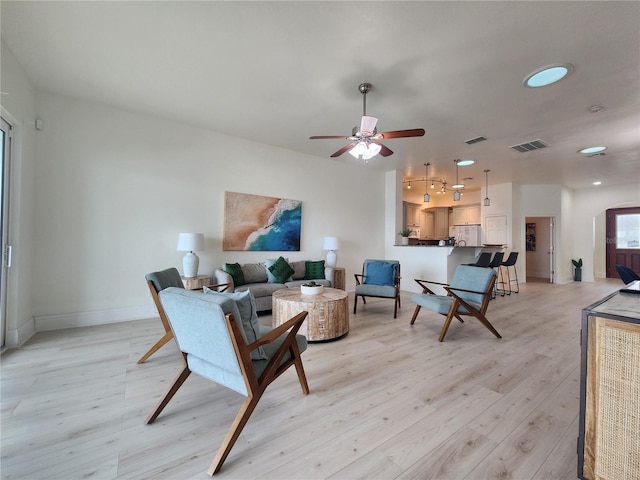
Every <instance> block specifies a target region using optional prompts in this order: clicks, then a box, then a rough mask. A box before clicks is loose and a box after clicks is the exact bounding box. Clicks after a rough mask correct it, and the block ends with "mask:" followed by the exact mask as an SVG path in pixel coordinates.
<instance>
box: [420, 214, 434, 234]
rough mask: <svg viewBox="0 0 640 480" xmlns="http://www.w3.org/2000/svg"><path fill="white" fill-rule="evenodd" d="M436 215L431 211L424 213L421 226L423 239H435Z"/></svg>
mask: <svg viewBox="0 0 640 480" xmlns="http://www.w3.org/2000/svg"><path fill="white" fill-rule="evenodd" d="M434 225H435V214H434V213H433V212H432V211H430V210H427V209H425V210H423V211H422V224H421V225H420V227H421V228H420V230H421V235H420V236H421V237H422V238H433V232H434Z"/></svg>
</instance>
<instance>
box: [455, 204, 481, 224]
mask: <svg viewBox="0 0 640 480" xmlns="http://www.w3.org/2000/svg"><path fill="white" fill-rule="evenodd" d="M481 216H482V213H481V209H480V204H478V205H466V206H464V207H453V224H454V225H480V224H481V223H482V222H481Z"/></svg>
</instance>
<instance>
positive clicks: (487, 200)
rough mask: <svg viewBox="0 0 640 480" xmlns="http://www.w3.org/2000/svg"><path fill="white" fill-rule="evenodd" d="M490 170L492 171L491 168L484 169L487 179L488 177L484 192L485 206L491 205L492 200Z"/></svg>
mask: <svg viewBox="0 0 640 480" xmlns="http://www.w3.org/2000/svg"><path fill="white" fill-rule="evenodd" d="M490 171H491V170H485V171H484V176H485V179H486V182H485V192H484V194H485V195H486V196H485V197H484V206H485V207H489V206H490V205H491V200H489V172H490Z"/></svg>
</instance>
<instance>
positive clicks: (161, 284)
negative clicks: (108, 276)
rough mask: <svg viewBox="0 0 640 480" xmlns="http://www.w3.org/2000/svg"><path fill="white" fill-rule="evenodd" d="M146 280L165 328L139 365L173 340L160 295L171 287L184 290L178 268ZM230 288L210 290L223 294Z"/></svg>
mask: <svg viewBox="0 0 640 480" xmlns="http://www.w3.org/2000/svg"><path fill="white" fill-rule="evenodd" d="M144 278H145V280H146V281H147V286H148V287H149V292H151V298H153V303H154V304H155V306H156V309H157V310H158V315H160V321H161V322H162V327H163V328H164V335H162V337H160V340H158V341H157V342H156V343H154V344H153V346H152V347H151V348H150V349H149V350H148V351H147V353H145V354H144V355H142V357H140V359H139V360H138V363H144V361H145V360H147V359H148V358H149V357H150V356H151V355H153V354H154V353H156V352H157V351H158V350H160V348H161V347H162V346H163V345H164V344H166V343H167V342H168V341H169V340H171V339H172V338H173V332H172V331H171V326H170V325H169V321H168V320H167V316H166V314H165V313H164V309H163V308H162V304H161V303H160V299H159V298H158V293H160V292H161V291H162V290H164V289H165V288H169V287H176V288H184V285H183V283H182V278H180V273H179V272H178V270H177V269H176V268H167V269H166V270H161V271H159V272H151V273H147V274H146V275H145V276H144ZM228 287H229V284H228V283H224V284H218V285H208V288H211V289H216V290H219V291H221V292H223V291H225V290H226V289H227V288H228ZM201 288H202V287H200V288H199V289H198V290H200V289H201Z"/></svg>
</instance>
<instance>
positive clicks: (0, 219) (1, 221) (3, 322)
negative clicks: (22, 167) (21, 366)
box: [0, 117, 12, 348]
mask: <svg viewBox="0 0 640 480" xmlns="http://www.w3.org/2000/svg"><path fill="white" fill-rule="evenodd" d="M11 138H12V130H11V125H10V124H9V122H7V121H6V120H5V119H4V118H2V117H0V144H1V145H2V158H1V162H2V163H1V164H0V241H1V242H2V243H1V244H0V245H1V246H2V247H1V248H2V269H1V270H2V272H1V273H0V341H1V342H2V343H0V348H4V347H5V343H6V338H7V275H8V268H9V267H10V266H11V246H10V245H9V179H10V176H9V171H10V170H9V167H10V164H11Z"/></svg>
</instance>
